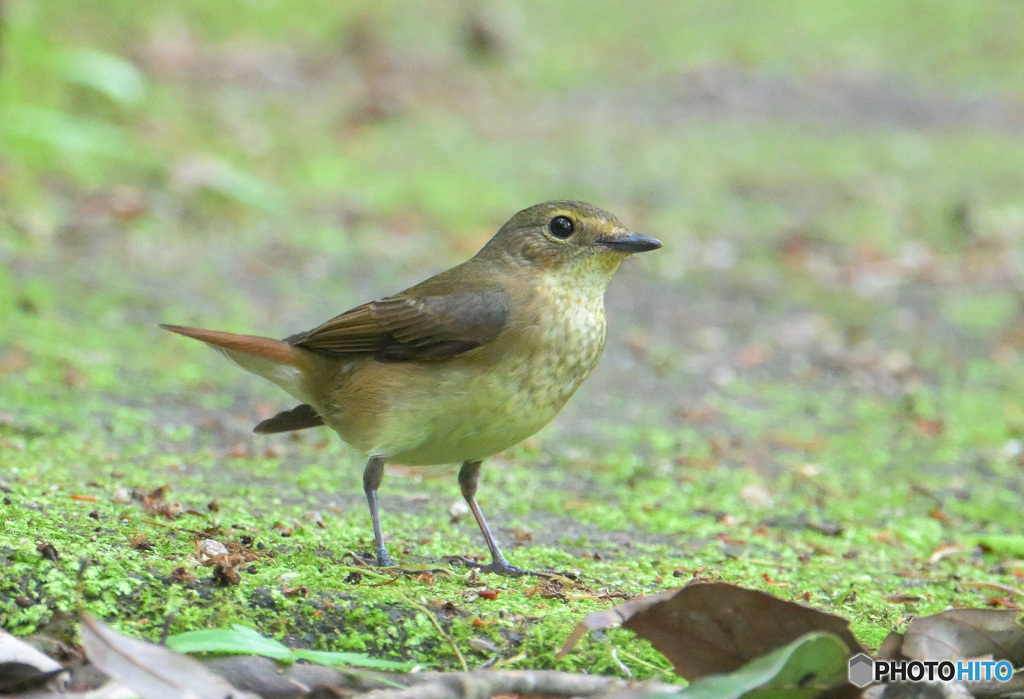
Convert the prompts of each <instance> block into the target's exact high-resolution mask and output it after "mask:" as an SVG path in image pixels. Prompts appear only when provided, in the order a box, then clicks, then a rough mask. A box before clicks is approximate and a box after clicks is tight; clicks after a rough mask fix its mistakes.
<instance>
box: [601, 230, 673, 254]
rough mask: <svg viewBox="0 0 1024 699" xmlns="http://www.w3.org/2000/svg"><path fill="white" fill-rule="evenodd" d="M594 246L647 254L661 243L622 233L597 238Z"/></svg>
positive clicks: (635, 234) (644, 236)
mask: <svg viewBox="0 0 1024 699" xmlns="http://www.w3.org/2000/svg"><path fill="white" fill-rule="evenodd" d="M594 245H600V246H601V247H604V248H609V249H610V250H615V251H617V252H647V251H649V250H657V249H658V248H660V247H661V241H660V240H658V239H657V238H650V237H648V236H646V235H640V234H639V233H622V234H618V235H613V236H607V237H604V238H598V239H597V240H595V241H594Z"/></svg>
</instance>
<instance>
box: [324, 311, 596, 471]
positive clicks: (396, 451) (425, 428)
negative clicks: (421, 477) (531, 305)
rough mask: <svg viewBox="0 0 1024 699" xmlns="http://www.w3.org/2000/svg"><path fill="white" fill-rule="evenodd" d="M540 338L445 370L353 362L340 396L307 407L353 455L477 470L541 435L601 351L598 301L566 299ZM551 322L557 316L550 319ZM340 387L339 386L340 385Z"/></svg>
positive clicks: (480, 353)
mask: <svg viewBox="0 0 1024 699" xmlns="http://www.w3.org/2000/svg"><path fill="white" fill-rule="evenodd" d="M573 301H575V303H570V304H569V307H572V308H573V309H574V311H576V312H574V313H570V314H566V313H565V306H562V307H558V306H555V308H556V309H557V311H558V314H559V316H558V320H557V321H556V320H553V319H552V320H550V321H548V320H547V319H544V321H546V322H541V323H538V324H537V325H536V326H532V327H546V328H548V331H547V332H545V333H544V334H539V333H536V332H535V333H533V334H529V333H527V334H526V337H527V339H528V341H527V342H524V341H523V334H522V333H521V334H519V336H518V340H517V342H516V343H515V344H514V345H511V346H510V342H511V341H510V340H509V339H508V338H499V339H497V340H496V341H495V342H493V343H491V344H490V345H487V346H484V347H481V348H479V349H478V350H473V351H471V352H468V353H466V354H465V355H460V356H459V357H455V358H453V359H450V360H446V361H441V362H434V363H429V362H425V363H419V362H409V363H404V362H395V363H379V362H375V361H374V360H370V359H364V360H357V361H356V362H353V363H352V364H351V365H350V367H349V369H348V371H347V372H345V373H347V374H348V376H347V378H345V379H344V380H341V381H336V384H337V385H338V389H337V390H335V391H334V392H333V393H332V394H331V395H330V396H329V397H328V396H325V397H324V398H325V400H323V401H318V403H319V405H317V404H314V407H316V408H317V410H318V412H320V414H321V415H323V416H324V418H325V421H326V422H327V423H328V424H329V425H330V426H331V427H332V428H333V429H334V430H335V431H336V432H337V433H338V434H339V435H340V436H341V438H342V439H344V440H345V441H346V442H348V443H349V444H351V445H352V446H354V447H356V448H358V449H360V450H361V451H363V452H365V453H367V454H369V455H372V456H380V457H382V458H384V459H385V460H387V461H389V462H392V463H400V464H407V465H411V466H426V465H433V464H448V463H459V462H463V461H477V460H480V459H484V458H486V457H488V456H491V455H493V454H496V453H498V452H501V451H504V450H505V449H508V448H509V447H511V446H513V445H515V444H518V443H519V442H521V441H523V440H524V439H526V438H527V437H529V436H531V435H533V434H534V433H536V432H537V431H538V430H540V429H541V428H542V427H544V426H545V425H547V424H548V423H549V422H550V421H551V420H552V419H553V418H554V417H555V416H556V415H557V414H558V413H559V411H560V410H561V409H562V407H563V406H564V405H565V403H566V402H567V401H568V400H569V398H570V397H571V396H572V395H573V393H575V392H576V389H578V388H579V386H580V384H581V383H583V380H584V379H586V378H587V376H588V375H589V374H590V372H591V370H593V368H594V366H596V364H597V361H598V359H599V358H600V356H601V352H602V351H603V349H604V339H605V325H604V307H603V299H601V298H600V297H598V298H597V299H596V300H595V301H594V304H593V305H591V304H585V305H584V304H580V303H579V299H578V298H577V299H573ZM552 312H553V313H554V312H555V311H554V310H553V311H552ZM338 378H339V379H340V378H342V377H338Z"/></svg>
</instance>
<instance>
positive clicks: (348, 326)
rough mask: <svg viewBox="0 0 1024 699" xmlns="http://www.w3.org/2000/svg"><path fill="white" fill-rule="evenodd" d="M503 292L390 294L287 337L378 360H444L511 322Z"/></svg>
mask: <svg viewBox="0 0 1024 699" xmlns="http://www.w3.org/2000/svg"><path fill="white" fill-rule="evenodd" d="M508 316H509V301H508V297H507V295H506V294H505V293H504V292H502V291H496V290H495V291H475V292H464V293H459V294H447V295H443V296H412V295H410V296H402V295H399V296H391V297H388V298H385V299H381V300H380V301H373V302H372V303H367V304H364V305H362V306H358V307H356V308H353V309H352V310H351V311H348V312H347V313H343V314H341V315H340V316H338V317H336V318H333V319H331V320H329V321H327V322H326V323H324V324H323V325H321V326H320V327H318V328H314V329H313V330H310V331H308V332H305V333H300V334H299V335H294V336H292V337H290V338H288V340H287V341H288V342H289V343H291V344H293V345H295V346H297V347H303V348H305V349H308V350H311V351H313V352H319V353H321V354H335V355H353V354H356V355H359V354H371V355H373V356H374V357H375V358H377V359H378V360H380V361H407V360H415V359H445V358H447V357H453V356H455V355H457V354H461V353H462V352H466V351H469V350H471V349H473V348H476V347H480V346H481V345H485V344H487V343H488V342H490V341H491V340H493V339H494V338H495V337H497V336H498V335H499V334H500V333H501V331H502V330H503V329H504V327H505V324H506V323H507V322H508Z"/></svg>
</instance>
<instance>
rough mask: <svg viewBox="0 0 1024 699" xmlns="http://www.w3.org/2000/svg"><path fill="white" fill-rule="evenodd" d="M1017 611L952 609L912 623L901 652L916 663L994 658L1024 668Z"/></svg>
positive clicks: (1022, 637)
mask: <svg viewBox="0 0 1024 699" xmlns="http://www.w3.org/2000/svg"><path fill="white" fill-rule="evenodd" d="M1020 616H1021V613H1020V612H1019V611H1017V610H1014V609H950V610H947V611H944V612H940V613H938V614H933V615H932V616H927V617H920V618H917V619H914V620H913V621H911V622H910V626H908V627H907V630H906V632H904V639H903V645H902V648H901V651H902V653H903V655H905V656H906V657H908V658H911V659H913V660H950V659H953V660H957V659H967V658H978V657H982V656H986V655H991V656H992V657H993V658H994V659H996V660H1009V661H1010V662H1011V663H1012V664H1013V666H1014V667H1021V665H1024V626H1022V625H1021V624H1020V622H1019V619H1020Z"/></svg>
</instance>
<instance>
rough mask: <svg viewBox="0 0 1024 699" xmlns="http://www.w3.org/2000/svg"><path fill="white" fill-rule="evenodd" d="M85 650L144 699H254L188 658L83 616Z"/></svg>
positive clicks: (94, 663)
mask: <svg viewBox="0 0 1024 699" xmlns="http://www.w3.org/2000/svg"><path fill="white" fill-rule="evenodd" d="M81 634H82V648H83V649H84V650H85V655H86V657H87V658H89V661H90V662H92V664H93V665H95V666H96V667H97V668H99V669H100V670H102V671H103V672H104V673H105V674H106V675H108V676H109V677H111V678H112V679H114V680H117V681H118V682H120V683H121V684H123V685H125V686H126V687H128V688H129V689H131V690H132V691H134V692H138V694H139V696H141V697H143V699H164V698H165V697H166V699H224V697H227V696H231V697H233V698H235V699H241V698H244V697H250V698H254V696H255V695H252V694H249V693H248V692H241V691H239V690H238V689H236V688H235V687H232V686H231V685H230V684H229V683H228V682H227V681H226V680H225V679H224V678H222V677H220V676H218V675H215V674H214V673H212V672H210V671H209V670H207V669H206V668H204V667H203V665H202V664H201V663H200V662H199V661H197V660H193V659H192V658H189V657H187V656H184V655H181V654H179V653H175V652H174V651H172V650H170V649H168V648H163V647H161V646H157V645H154V644H152V643H147V642H146V641H141V640H139V639H135V638H129V637H128V636H122V635H121V634H119V633H117V632H115V631H114V630H113V629H111V628H110V627H109V626H107V625H106V624H104V623H102V622H101V621H99V620H98V619H94V618H93V617H91V616H89V615H88V614H83V615H82V627H81Z"/></svg>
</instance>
